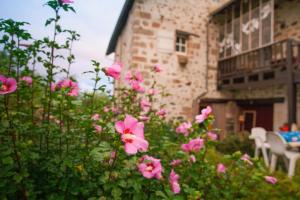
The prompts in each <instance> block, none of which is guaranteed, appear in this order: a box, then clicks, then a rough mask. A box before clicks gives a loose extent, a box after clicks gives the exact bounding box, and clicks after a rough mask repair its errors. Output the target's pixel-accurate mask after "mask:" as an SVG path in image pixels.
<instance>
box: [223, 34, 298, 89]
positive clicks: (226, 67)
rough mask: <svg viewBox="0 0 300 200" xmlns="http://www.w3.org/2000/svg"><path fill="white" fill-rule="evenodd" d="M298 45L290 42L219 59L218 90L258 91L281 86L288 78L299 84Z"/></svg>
mask: <svg viewBox="0 0 300 200" xmlns="http://www.w3.org/2000/svg"><path fill="white" fill-rule="evenodd" d="M299 65H300V43H299V42H296V41H294V40H291V39H287V40H283V41H278V42H275V43H273V44H270V45H267V46H264V47H261V48H258V49H254V50H251V51H248V52H245V53H242V54H238V55H235V56H231V57H229V58H225V59H220V60H219V63H218V88H219V89H220V90H224V89H229V90H234V89H243V88H260V87H266V86H268V85H274V84H284V83H286V82H287V80H288V79H289V77H290V76H293V78H292V81H293V82H298V83H299V82H300V75H299V74H300V66H299Z"/></svg>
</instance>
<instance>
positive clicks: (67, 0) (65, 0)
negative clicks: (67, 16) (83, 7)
mask: <svg viewBox="0 0 300 200" xmlns="http://www.w3.org/2000/svg"><path fill="white" fill-rule="evenodd" d="M62 2H63V3H66V4H69V3H74V1H72V0H62Z"/></svg>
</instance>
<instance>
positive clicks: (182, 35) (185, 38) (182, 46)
mask: <svg viewBox="0 0 300 200" xmlns="http://www.w3.org/2000/svg"><path fill="white" fill-rule="evenodd" d="M178 39H179V41H178ZM188 39H189V35H188V34H185V33H181V32H178V31H176V35H175V52H176V53H177V54H180V55H187V52H188ZM183 41H184V42H183ZM177 47H178V48H179V49H177ZM183 49H184V51H183Z"/></svg>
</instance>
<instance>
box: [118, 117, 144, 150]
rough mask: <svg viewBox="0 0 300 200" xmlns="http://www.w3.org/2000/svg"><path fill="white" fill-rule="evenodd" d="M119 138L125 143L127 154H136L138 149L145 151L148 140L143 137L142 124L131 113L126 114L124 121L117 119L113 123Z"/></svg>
mask: <svg viewBox="0 0 300 200" xmlns="http://www.w3.org/2000/svg"><path fill="white" fill-rule="evenodd" d="M115 128H116V130H117V132H118V133H120V134H121V139H122V141H123V142H124V143H125V151H126V153H127V154H136V153H137V152H138V151H147V149H148V145H149V144H148V141H147V140H145V139H144V124H143V123H142V122H138V120H137V119H135V118H134V117H132V116H131V115H126V117H125V120H124V121H118V122H116V124H115Z"/></svg>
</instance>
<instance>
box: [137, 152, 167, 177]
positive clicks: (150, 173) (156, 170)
mask: <svg viewBox="0 0 300 200" xmlns="http://www.w3.org/2000/svg"><path fill="white" fill-rule="evenodd" d="M138 169H139V171H140V172H141V173H142V175H143V176H144V177H145V178H148V179H150V178H156V179H161V178H162V175H161V173H162V171H163V168H162V166H161V163H160V160H159V159H156V158H153V157H151V156H148V155H144V156H143V157H142V158H141V163H140V164H139V165H138Z"/></svg>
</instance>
